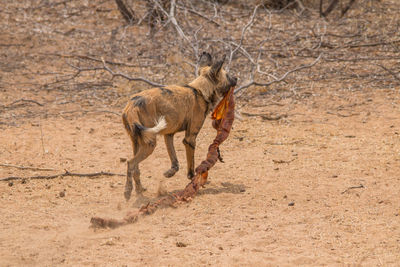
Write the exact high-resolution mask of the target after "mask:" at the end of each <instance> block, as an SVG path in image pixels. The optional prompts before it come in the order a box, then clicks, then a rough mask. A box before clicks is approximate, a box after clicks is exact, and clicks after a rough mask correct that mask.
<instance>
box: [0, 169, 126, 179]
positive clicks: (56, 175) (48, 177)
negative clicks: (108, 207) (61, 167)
mask: <svg viewBox="0 0 400 267" xmlns="http://www.w3.org/2000/svg"><path fill="white" fill-rule="evenodd" d="M66 176H77V177H89V178H93V177H97V176H125V175H124V174H119V173H112V172H103V171H101V172H93V173H73V172H69V171H67V170H65V172H64V173H60V174H54V175H37V176H29V177H19V176H10V177H4V178H1V179H0V181H3V182H5V181H11V180H24V179H55V178H58V177H66Z"/></svg>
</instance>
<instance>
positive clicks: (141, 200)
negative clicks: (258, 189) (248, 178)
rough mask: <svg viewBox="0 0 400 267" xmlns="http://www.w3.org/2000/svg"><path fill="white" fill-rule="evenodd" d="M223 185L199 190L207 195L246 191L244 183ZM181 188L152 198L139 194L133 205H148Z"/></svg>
mask: <svg viewBox="0 0 400 267" xmlns="http://www.w3.org/2000/svg"><path fill="white" fill-rule="evenodd" d="M221 185H222V187H217V188H215V187H213V188H203V189H200V190H199V192H197V194H198V195H207V194H211V195H217V194H221V193H230V194H242V193H244V192H246V188H247V187H246V186H245V185H243V184H232V183H230V182H224V183H221ZM180 191H181V190H174V191H171V192H168V193H166V194H164V195H162V196H157V197H155V198H150V197H147V196H144V195H139V196H138V197H137V198H136V200H135V202H134V203H133V206H134V207H136V208H140V207H142V206H143V205H147V204H148V203H154V202H156V201H158V200H160V199H161V198H168V196H172V195H173V194H176V193H178V192H180Z"/></svg>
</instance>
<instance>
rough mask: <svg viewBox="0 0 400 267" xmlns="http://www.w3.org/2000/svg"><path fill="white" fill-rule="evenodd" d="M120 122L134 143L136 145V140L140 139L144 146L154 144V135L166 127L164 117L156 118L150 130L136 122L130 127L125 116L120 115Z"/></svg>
mask: <svg viewBox="0 0 400 267" xmlns="http://www.w3.org/2000/svg"><path fill="white" fill-rule="evenodd" d="M122 122H123V123H124V126H125V129H126V130H127V132H128V134H129V135H130V137H131V138H132V140H133V142H134V143H137V141H138V138H141V139H142V140H143V142H145V143H146V144H150V143H154V141H155V138H156V135H157V134H158V133H159V132H161V131H162V130H164V129H165V128H166V127H167V121H166V120H165V117H164V116H161V117H160V118H158V120H157V121H156V123H155V125H154V126H153V127H152V128H147V127H144V126H143V125H141V124H139V123H137V122H134V123H133V124H132V127H131V125H129V121H128V119H127V116H126V114H123V115H122Z"/></svg>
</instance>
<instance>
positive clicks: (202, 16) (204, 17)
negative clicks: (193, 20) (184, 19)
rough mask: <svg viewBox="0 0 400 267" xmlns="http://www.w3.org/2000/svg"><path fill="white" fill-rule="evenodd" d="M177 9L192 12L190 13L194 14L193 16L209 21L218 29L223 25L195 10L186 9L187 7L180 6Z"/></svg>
mask: <svg viewBox="0 0 400 267" xmlns="http://www.w3.org/2000/svg"><path fill="white" fill-rule="evenodd" d="M176 7H177V8H179V9H183V10H187V11H188V12H190V13H192V14H195V15H197V16H199V17H201V18H203V19H205V20H207V21H209V22H211V23H213V24H215V25H216V26H218V27H220V26H221V24H219V23H218V22H216V21H215V20H213V19H212V18H209V17H207V16H205V15H203V14H201V13H200V12H197V11H196V10H194V9H189V8H186V7H183V6H179V5H177V6H176Z"/></svg>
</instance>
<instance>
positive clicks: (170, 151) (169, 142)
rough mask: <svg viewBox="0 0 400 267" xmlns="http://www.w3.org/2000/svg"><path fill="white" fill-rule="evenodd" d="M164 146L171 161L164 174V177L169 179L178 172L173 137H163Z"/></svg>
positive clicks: (170, 135) (168, 135)
mask: <svg viewBox="0 0 400 267" xmlns="http://www.w3.org/2000/svg"><path fill="white" fill-rule="evenodd" d="M164 140H165V145H166V146H167V151H168V155H169V158H170V160H171V168H170V169H169V170H167V171H166V172H164V176H165V177H167V178H170V177H172V176H174V175H175V173H176V172H177V171H179V162H178V158H177V157H176V152H175V147H174V135H173V134H166V135H164Z"/></svg>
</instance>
